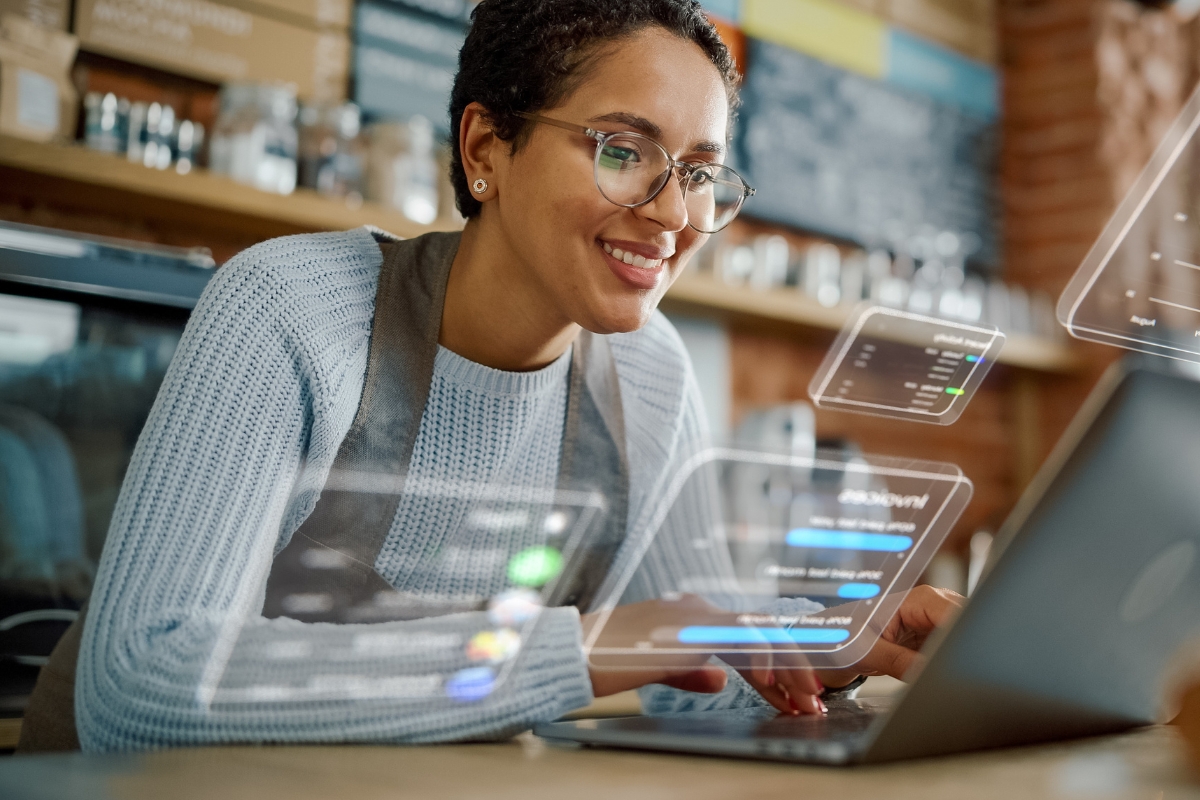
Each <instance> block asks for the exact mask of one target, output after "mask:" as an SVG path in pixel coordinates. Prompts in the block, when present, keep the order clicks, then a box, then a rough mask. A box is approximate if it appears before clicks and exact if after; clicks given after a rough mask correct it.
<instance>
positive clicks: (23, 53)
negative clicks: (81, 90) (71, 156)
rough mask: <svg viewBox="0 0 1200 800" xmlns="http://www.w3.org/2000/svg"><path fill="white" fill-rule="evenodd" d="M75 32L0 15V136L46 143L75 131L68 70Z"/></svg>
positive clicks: (73, 54) (71, 89)
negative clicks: (71, 33) (73, 33)
mask: <svg viewBox="0 0 1200 800" xmlns="http://www.w3.org/2000/svg"><path fill="white" fill-rule="evenodd" d="M77 47H78V41H77V40H76V39H75V37H74V36H71V35H70V34H67V33H63V32H62V31H58V30H54V29H53V28H45V27H42V26H40V25H36V24H34V23H32V22H30V21H29V20H27V19H25V18H23V17H18V16H16V15H15V14H10V15H7V16H5V17H3V18H2V19H0V134H4V135H6V136H20V137H21V138H24V139H33V140H35V141H39V142H47V141H50V140H52V139H70V138H71V136H72V135H73V134H74V132H75V107H76V104H77V103H78V100H79V98H78V96H77V95H76V93H75V89H74V87H73V86H72V85H71V81H70V78H69V76H68V72H69V71H70V69H71V62H72V61H74V59H75V50H76V48H77Z"/></svg>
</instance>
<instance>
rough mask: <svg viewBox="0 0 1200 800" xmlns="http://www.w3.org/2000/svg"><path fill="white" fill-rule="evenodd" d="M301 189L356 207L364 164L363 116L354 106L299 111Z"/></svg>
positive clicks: (304, 107) (323, 107)
mask: <svg viewBox="0 0 1200 800" xmlns="http://www.w3.org/2000/svg"><path fill="white" fill-rule="evenodd" d="M299 120H300V125H299V129H300V130H299V136H300V139H299V154H300V159H299V160H300V185H301V186H305V187H307V188H309V189H315V190H316V191H317V192H318V193H320V194H323V195H326V196H328V197H344V198H346V200H347V202H349V203H351V204H357V203H361V202H362V197H363V185H362V184H363V171H364V170H363V167H364V162H365V160H366V158H365V153H364V148H363V144H362V139H361V137H360V136H359V133H360V130H361V127H362V113H361V112H360V111H359V108H358V106H356V105H355V104H354V103H341V104H337V105H305V106H303V107H302V108H301V109H300V117H299Z"/></svg>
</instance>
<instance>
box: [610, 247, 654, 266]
mask: <svg viewBox="0 0 1200 800" xmlns="http://www.w3.org/2000/svg"><path fill="white" fill-rule="evenodd" d="M601 244H603V245H604V252H606V253H608V254H609V255H611V256H612V257H613V258H615V259H617V260H618V261H624V262H625V263H626V264H628V265H629V266H631V267H637V268H638V269H658V267H659V265H661V264H662V259H661V258H646V257H645V256H639V255H635V254H634V253H627V252H626V251H624V250H622V249H621V248H619V247H613V246H612V245H611V244H609V243H608V242H601Z"/></svg>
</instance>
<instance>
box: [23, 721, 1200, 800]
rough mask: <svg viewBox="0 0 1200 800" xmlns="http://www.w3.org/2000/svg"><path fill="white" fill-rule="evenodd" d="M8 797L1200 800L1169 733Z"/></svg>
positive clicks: (278, 763)
mask: <svg viewBox="0 0 1200 800" xmlns="http://www.w3.org/2000/svg"><path fill="white" fill-rule="evenodd" d="M0 797H4V798H60V797H79V798H106V797H107V798H119V799H120V800H127V799H128V800H141V799H142V798H147V799H149V798H154V799H155V800H158V799H159V798H172V800H192V798H196V799H199V798H206V799H207V798H221V799H222V800H241V799H242V798H245V799H246V800H251V799H253V800H308V799H309V798H314V799H315V798H353V800H376V799H377V798H378V800H383V799H384V798H388V799H389V800H407V799H408V798H412V799H413V800H416V798H420V799H421V800H429V799H430V798H487V800H543V798H544V799H545V800H613V798H620V799H621V800H641V798H671V799H674V798H678V799H679V800H709V799H710V798H711V799H712V800H753V799H754V798H769V797H770V798H774V797H779V798H795V799H796V800H820V799H822V798H829V799H830V800H857V799H858V798H888V800H907V799H908V798H921V800H942V799H943V798H944V799H945V800H964V798H1020V799H1021V800H1038V799H1039V798H1130V799H1131V800H1182V799H1184V798H1191V799H1196V800H1200V783H1192V782H1191V775H1190V774H1189V773H1188V771H1187V770H1186V768H1185V767H1184V763H1183V756H1182V747H1181V744H1180V741H1179V739H1178V738H1177V734H1176V732H1175V731H1174V730H1173V729H1167V728H1156V729H1149V730H1143V731H1140V732H1137V733H1132V734H1127V735H1124V736H1118V737H1110V738H1104V739H1092V740H1086V741H1081V742H1073V743H1067V744H1057V745H1050V746H1043V747H1036V748H1025V749H1017V750H1003V751H995V752H991V753H979V754H972V755H966V756H955V757H950V758H939V759H926V760H922V761H913V762H907V763H900V764H891V765H884V766H877V767H856V768H834V767H803V766H797V765H791V764H775V763H768V762H755V761H742V760H734V759H719V758H705V757H692V756H674V755H663V754H656V753H639V752H622V751H615V750H599V749H585V748H561V747H556V746H548V745H546V744H544V743H543V742H542V741H541V740H540V739H536V738H534V737H533V736H532V735H530V734H523V735H522V736H520V737H518V738H517V739H516V740H514V741H512V742H508V743H504V744H475V745H444V746H424V747H364V746H344V747H213V748H195V749H181V750H169V751H164V752H159V753H152V754H146V755H127V756H85V755H81V754H71V755H45V756H15V757H12V758H7V759H3V760H0Z"/></svg>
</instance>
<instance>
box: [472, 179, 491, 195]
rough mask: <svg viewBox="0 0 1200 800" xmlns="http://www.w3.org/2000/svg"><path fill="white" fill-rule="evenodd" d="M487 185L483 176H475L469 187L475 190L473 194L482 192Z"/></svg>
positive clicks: (485, 189)
mask: <svg viewBox="0 0 1200 800" xmlns="http://www.w3.org/2000/svg"><path fill="white" fill-rule="evenodd" d="M487 186H488V184H487V181H485V180H484V179H483V178H476V179H475V182H474V183H472V184H471V188H472V189H474V190H475V194H483V193H484V192H486V191H487Z"/></svg>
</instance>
